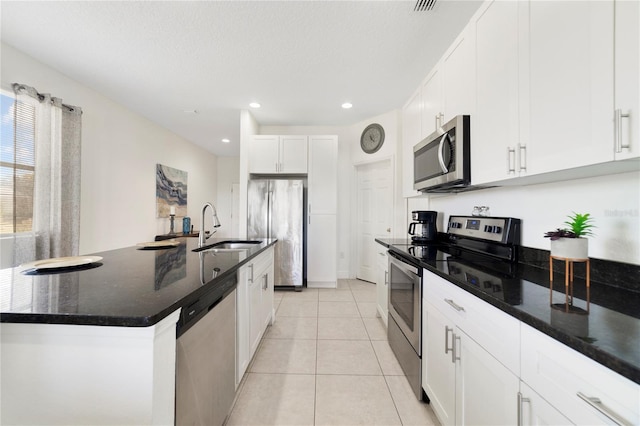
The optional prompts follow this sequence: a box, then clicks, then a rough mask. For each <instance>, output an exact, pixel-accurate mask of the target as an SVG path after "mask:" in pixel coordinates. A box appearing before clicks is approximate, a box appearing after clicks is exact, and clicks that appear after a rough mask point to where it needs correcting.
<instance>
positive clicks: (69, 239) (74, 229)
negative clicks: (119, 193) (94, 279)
mask: <svg viewBox="0 0 640 426" xmlns="http://www.w3.org/2000/svg"><path fill="white" fill-rule="evenodd" d="M13 90H14V92H15V94H16V98H17V99H18V100H22V98H26V97H29V98H31V99H34V100H36V101H37V103H36V105H37V106H36V129H35V183H34V205H33V238H31V239H29V238H27V239H24V238H17V239H16V244H15V245H14V262H15V264H16V265H19V264H20V263H24V262H28V261H32V260H40V259H48V258H52V257H62V256H76V255H78V249H79V241H80V147H81V120H82V110H81V109H80V108H79V107H75V106H69V105H64V104H63V103H62V100H61V99H59V98H55V97H52V96H51V95H50V94H46V93H45V94H41V93H38V92H37V90H36V89H34V88H33V87H29V86H25V85H23V84H17V83H16V84H13Z"/></svg>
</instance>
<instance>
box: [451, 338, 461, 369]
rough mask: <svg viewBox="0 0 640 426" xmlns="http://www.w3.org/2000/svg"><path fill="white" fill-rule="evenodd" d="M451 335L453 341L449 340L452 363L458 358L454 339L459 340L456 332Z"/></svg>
mask: <svg viewBox="0 0 640 426" xmlns="http://www.w3.org/2000/svg"><path fill="white" fill-rule="evenodd" d="M452 335H453V341H452V342H451V349H452V351H451V362H453V363H454V364H455V363H456V361H459V360H460V354H459V353H458V350H457V349H456V340H457V341H458V342H459V341H460V336H457V335H456V333H452Z"/></svg>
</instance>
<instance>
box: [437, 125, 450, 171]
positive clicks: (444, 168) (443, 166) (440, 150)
mask: <svg viewBox="0 0 640 426" xmlns="http://www.w3.org/2000/svg"><path fill="white" fill-rule="evenodd" d="M448 137H449V134H448V133H445V134H444V135H442V139H440V144H439V145H438V162H439V163H440V168H441V169H442V173H449V169H448V168H447V165H446V164H444V154H443V152H444V151H443V148H444V142H445V140H446V139H447V138H448Z"/></svg>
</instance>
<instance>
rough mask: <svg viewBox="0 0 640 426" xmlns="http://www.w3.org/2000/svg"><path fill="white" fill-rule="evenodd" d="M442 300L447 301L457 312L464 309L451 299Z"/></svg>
mask: <svg viewBox="0 0 640 426" xmlns="http://www.w3.org/2000/svg"><path fill="white" fill-rule="evenodd" d="M444 301H445V302H447V303H448V304H449V306H451V307H452V308H453V309H455V310H456V311H458V312H464V311H465V310H464V308H463V307H462V306H460V305H458V304H457V303H456V302H454V301H453V300H452V299H444Z"/></svg>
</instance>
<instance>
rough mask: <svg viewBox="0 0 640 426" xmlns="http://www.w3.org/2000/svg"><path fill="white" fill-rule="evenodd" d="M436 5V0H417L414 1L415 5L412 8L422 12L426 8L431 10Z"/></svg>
mask: <svg viewBox="0 0 640 426" xmlns="http://www.w3.org/2000/svg"><path fill="white" fill-rule="evenodd" d="M435 5H436V0H418V1H416V7H414V8H413V11H414V12H424V11H427V10H433V8H434V6H435Z"/></svg>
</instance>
